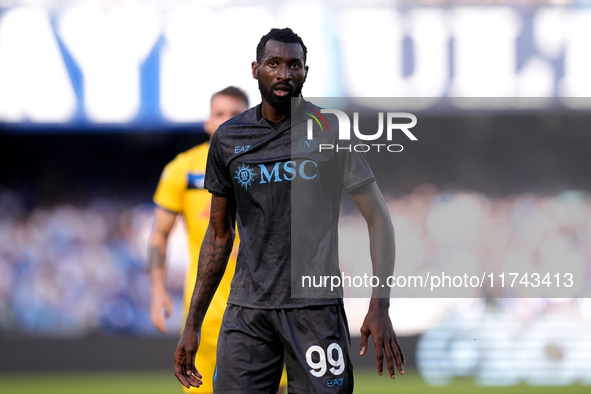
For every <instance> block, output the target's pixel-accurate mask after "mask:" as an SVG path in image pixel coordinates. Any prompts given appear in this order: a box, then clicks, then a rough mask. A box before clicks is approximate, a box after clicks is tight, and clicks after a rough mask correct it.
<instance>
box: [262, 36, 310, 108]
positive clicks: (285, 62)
mask: <svg viewBox="0 0 591 394" xmlns="http://www.w3.org/2000/svg"><path fill="white" fill-rule="evenodd" d="M252 74H253V77H254V78H256V79H258V81H259V89H260V91H261V96H262V97H263V100H265V101H266V102H267V103H269V104H270V105H271V106H272V107H273V108H275V110H277V111H278V112H289V110H290V107H291V98H292V97H299V96H300V94H301V93H302V87H303V86H304V82H305V81H306V76H307V75H308V66H306V65H305V64H304V52H303V49H302V47H301V45H300V44H298V43H284V42H279V41H274V40H269V41H268V42H267V45H265V53H264V55H263V58H262V63H261V64H258V63H256V62H253V65H252Z"/></svg>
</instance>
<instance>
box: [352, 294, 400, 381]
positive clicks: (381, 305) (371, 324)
mask: <svg viewBox="0 0 591 394" xmlns="http://www.w3.org/2000/svg"><path fill="white" fill-rule="evenodd" d="M388 307H389V300H388V299H380V298H372V299H371V302H370V304H369V310H368V312H367V316H365V320H364V321H363V325H362V326H361V352H360V353H359V354H360V355H362V356H363V355H364V354H365V352H366V351H367V341H368V337H369V336H370V335H371V337H372V338H373V343H374V345H375V347H376V361H377V367H378V375H381V374H382V370H383V365H384V355H385V356H386V361H387V363H388V372H389V373H390V377H391V378H392V379H394V378H395V377H396V373H395V369H396V367H397V368H398V372H400V374H401V375H404V367H403V366H402V364H404V363H405V361H406V360H405V359H404V353H403V352H402V348H401V347H400V344H399V343H398V339H397V338H396V333H395V332H394V328H392V322H391V321H390V315H389V314H388Z"/></svg>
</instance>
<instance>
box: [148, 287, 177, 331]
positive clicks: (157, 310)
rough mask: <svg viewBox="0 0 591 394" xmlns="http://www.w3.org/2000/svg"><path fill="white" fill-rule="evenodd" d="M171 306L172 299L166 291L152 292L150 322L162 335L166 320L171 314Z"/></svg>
mask: <svg viewBox="0 0 591 394" xmlns="http://www.w3.org/2000/svg"><path fill="white" fill-rule="evenodd" d="M173 304H174V303H173V301H172V297H171V296H170V295H169V294H168V293H167V292H166V290H154V291H153V292H152V303H151V304H150V320H151V321H152V325H153V326H154V327H155V328H156V329H157V330H158V331H160V332H162V333H166V319H168V318H169V317H170V315H171V314H172V308H173Z"/></svg>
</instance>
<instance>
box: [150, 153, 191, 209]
mask: <svg viewBox="0 0 591 394" xmlns="http://www.w3.org/2000/svg"><path fill="white" fill-rule="evenodd" d="M186 167H187V165H186V160H183V156H182V155H179V156H177V157H176V158H175V159H174V160H173V161H171V162H170V163H168V164H167V165H166V167H164V171H162V175H161V176H160V181H159V182H158V186H157V188H156V193H154V203H155V204H156V205H158V206H159V207H161V208H164V209H166V210H168V211H171V212H175V213H180V212H181V211H182V210H183V200H182V196H183V191H184V190H185V189H186V187H187V184H186V183H187V177H186V173H187V168H186Z"/></svg>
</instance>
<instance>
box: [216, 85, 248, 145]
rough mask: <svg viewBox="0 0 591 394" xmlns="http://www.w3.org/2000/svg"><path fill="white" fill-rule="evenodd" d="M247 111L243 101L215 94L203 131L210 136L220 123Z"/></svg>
mask: <svg viewBox="0 0 591 394" xmlns="http://www.w3.org/2000/svg"><path fill="white" fill-rule="evenodd" d="M247 109H248V108H247V107H246V104H245V103H244V101H242V100H240V99H239V98H236V97H234V96H228V95H225V94H216V95H215V96H214V98H213V100H211V114H210V116H209V119H208V120H207V121H206V122H205V131H206V132H207V134H209V135H210V136H212V135H213V133H215V131H216V130H217V129H218V127H220V125H221V124H222V123H224V122H225V121H227V120H228V119H230V118H232V117H234V116H236V115H239V114H241V113H242V112H244V111H246V110H247Z"/></svg>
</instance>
